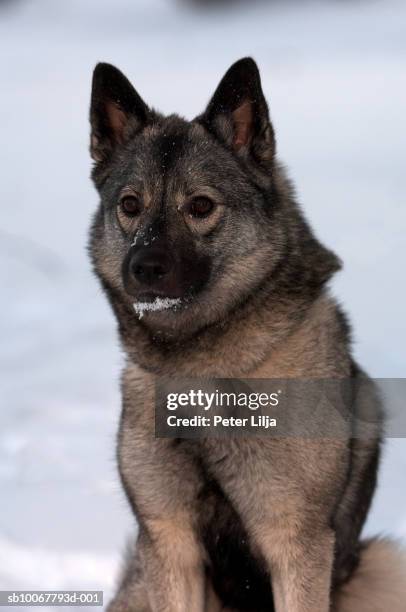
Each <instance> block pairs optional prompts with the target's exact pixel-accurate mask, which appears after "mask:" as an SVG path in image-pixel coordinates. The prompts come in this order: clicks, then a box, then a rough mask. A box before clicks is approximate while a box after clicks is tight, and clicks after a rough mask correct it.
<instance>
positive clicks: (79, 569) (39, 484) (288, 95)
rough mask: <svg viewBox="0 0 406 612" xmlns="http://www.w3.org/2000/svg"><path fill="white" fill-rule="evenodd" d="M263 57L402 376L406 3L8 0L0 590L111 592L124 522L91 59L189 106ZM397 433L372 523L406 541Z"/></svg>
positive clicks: (365, 332) (365, 336)
mask: <svg viewBox="0 0 406 612" xmlns="http://www.w3.org/2000/svg"><path fill="white" fill-rule="evenodd" d="M248 54H249V55H253V56H254V57H255V58H256V59H257V61H258V63H259V64H260V66H261V70H262V75H263V83H264V89H265V91H266V94H267V95H268V97H269V100H270V107H271V113H272V117H273V120H274V123H275V125H276V130H277V136H278V145H279V153H280V156H281V158H282V159H283V160H284V161H286V162H287V163H288V165H289V167H290V170H291V174H292V175H293V177H294V178H295V180H296V183H297V187H298V193H299V196H300V200H301V202H303V205H304V207H305V209H306V211H307V213H308V216H309V218H310V219H311V220H312V222H313V225H314V227H315V229H316V230H317V232H318V234H319V236H320V237H321V238H322V239H323V240H324V241H325V242H326V243H327V244H328V245H330V246H331V247H333V248H334V249H335V250H336V251H337V252H338V253H339V254H340V256H341V257H342V258H343V260H344V262H345V269H344V272H343V273H341V275H340V276H339V277H338V278H337V279H336V280H335V282H334V285H333V289H334V292H335V294H336V295H337V296H339V298H340V300H342V302H343V303H344V304H345V306H346V309H347V311H349V313H350V315H351V318H352V321H353V323H354V326H355V340H356V342H355V352H356V356H357V358H358V359H359V360H360V362H361V363H362V364H363V365H364V366H365V367H366V368H367V369H368V370H369V372H370V373H371V374H372V375H374V376H382V377H385V376H386V377H402V376H404V375H405V359H404V355H405V351H404V346H405V344H406V328H405V323H404V309H405V291H404V288H403V286H402V282H404V262H405V232H406V207H405V198H404V191H403V183H404V174H405V136H406V134H405V132H406V130H405V119H404V112H405V108H406V83H405V80H404V73H405V63H406V57H405V56H406V4H405V2H404V1H403V0H381V1H377V0H371V1H368V0H364V1H361V0H359V1H353V2H352V1H351V2H350V1H347V2H337V1H333V0H331V1H329V0H325V1H323V2H321V1H320V2H310V1H309V2H306V1H304V0H303V1H301V2H299V1H298V2H293V1H292V2H282V0H279V1H274V2H272V1H270V0H269V1H268V2H258V3H255V2H246V3H245V4H244V5H241V6H240V8H239V9H238V10H237V9H236V10H234V11H228V10H224V11H223V12H216V11H208V12H196V11H195V10H193V9H192V8H191V7H190V6H189V7H188V6H187V5H186V4H185V3H183V4H182V5H181V4H180V3H176V2H175V1H174V0H133V1H131V0H115V1H114V2H107V1H106V0H70V1H69V2H62V1H59V2H55V0H36V2H27V1H24V0H15V1H14V2H11V3H8V4H5V5H4V6H2V7H1V8H0V64H1V71H0V74H1V91H2V94H1V96H0V113H1V119H2V120H1V136H2V155H1V165H0V172H1V181H0V198H1V216H0V266H1V279H2V280H1V286H2V292H1V296H2V299H1V318H0V319H1V320H0V332H1V349H2V350H1V353H0V362H1V396H2V400H1V412H0V491H1V494H0V589H17V588H19V589H32V588H35V589H57V588H59V589H65V588H72V589H73V588H76V589H86V588H89V589H90V588H94V589H102V590H104V591H105V596H106V597H108V594H109V593H110V592H111V589H112V587H113V584H114V580H115V576H116V574H117V569H118V565H119V559H120V552H121V550H122V549H123V545H124V541H125V539H126V537H127V536H128V535H129V534H131V532H132V530H133V522H132V519H131V517H130V514H129V511H128V508H127V506H126V502H125V500H124V496H123V494H122V492H121V489H120V486H119V483H118V478H117V474H116V469H115V459H114V452H115V451H114V438H115V431H116V426H117V419H118V414H119V396H118V377H119V370H120V363H121V356H120V353H119V350H118V345H117V341H116V337H115V329H114V322H113V318H112V315H111V314H110V312H109V309H108V307H107V305H106V303H105V300H104V298H103V297H102V295H101V291H100V289H99V287H98V285H97V283H96V281H95V280H94V279H93V277H92V276H91V273H90V269H89V264H88V260H87V256H86V251H85V244H86V233H87V227H88V224H89V219H90V215H91V213H92V211H93V210H94V209H95V207H96V202H97V198H96V194H95V192H94V190H93V188H92V186H91V184H90V181H89V179H88V175H89V168H90V160H89V157H88V154H87V147H88V124H87V110H88V101H89V94H90V80H91V71H92V68H93V66H94V64H95V63H96V62H97V61H99V60H105V61H109V62H111V63H114V64H116V65H118V66H119V67H120V68H121V69H122V70H123V71H125V72H126V73H127V74H128V76H129V77H130V78H131V79H132V80H133V81H134V83H135V85H136V87H137V88H138V89H139V91H140V93H141V95H142V96H143V97H144V98H145V99H146V101H148V102H150V103H151V104H153V105H155V106H157V107H158V108H160V109H161V110H163V111H175V110H176V111H179V112H180V113H183V114H185V115H186V116H188V117H192V116H194V115H195V114H197V113H198V112H200V111H201V110H202V108H203V106H204V104H205V103H206V102H207V100H208V97H209V96H210V94H211V93H212V91H213V89H214V88H215V86H216V85H217V82H218V80H219V79H220V77H221V76H222V74H223V72H224V71H225V70H226V69H227V68H228V66H229V65H230V64H231V63H232V62H233V61H234V60H236V59H238V58H239V57H241V56H244V55H248ZM405 469H406V440H404V439H399V440H394V441H391V442H390V443H388V445H387V449H386V455H385V462H384V465H383V469H382V472H381V478H380V485H379V490H378V494H377V496H376V499H375V503H374V506H373V510H372V513H371V516H370V519H369V522H368V525H367V528H366V532H367V533H375V532H377V531H383V532H387V533H393V534H394V535H397V536H406V509H405V508H406V487H405V480H404V478H405V477H404V474H405Z"/></svg>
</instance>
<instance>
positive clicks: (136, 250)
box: [90, 58, 288, 334]
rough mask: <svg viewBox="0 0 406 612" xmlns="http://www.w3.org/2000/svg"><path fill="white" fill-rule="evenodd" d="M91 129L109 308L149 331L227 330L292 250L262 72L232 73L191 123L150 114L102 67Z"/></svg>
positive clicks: (240, 66)
mask: <svg viewBox="0 0 406 612" xmlns="http://www.w3.org/2000/svg"><path fill="white" fill-rule="evenodd" d="M90 120H91V155H92V157H93V159H94V161H95V166H94V169H93V180H94V182H95V184H96V187H97V189H98V191H99V193H100V198H101V205H100V209H99V211H98V212H97V215H96V217H95V221H94V224H93V230H92V235H91V254H92V258H93V262H94V266H95V269H96V272H97V273H98V275H99V277H100V278H101V279H102V282H103V285H104V287H105V288H106V290H107V292H108V294H109V296H110V298H111V299H112V301H113V302H115V303H118V302H119V303H120V307H121V308H120V310H121V311H122V312H124V311H125V312H126V313H127V315H128V314H129V313H130V312H131V316H132V317H133V318H134V324H136V323H137V322H138V321H139V320H140V319H141V321H140V324H141V325H145V326H147V327H149V328H150V329H152V330H164V331H166V332H173V333H175V334H176V333H185V332H188V331H190V332H193V331H195V330H196V329H197V328H199V327H203V326H205V325H207V324H209V323H212V322H214V321H218V320H220V319H221V318H222V317H224V315H225V314H226V313H227V312H229V311H230V310H231V309H233V308H234V307H236V306H238V305H239V304H240V303H241V302H242V301H244V300H245V299H246V298H247V296H248V295H249V294H250V293H251V292H252V291H253V290H255V289H256V288H257V287H258V286H259V285H261V283H262V282H263V280H264V278H265V277H268V276H269V275H271V274H272V271H273V270H275V269H276V268H277V266H278V262H279V261H280V259H281V257H282V256H283V253H284V252H285V251H286V246H287V240H288V237H287V230H286V227H285V226H286V223H285V222H284V214H283V212H281V210H280V202H279V200H280V198H279V197H278V195H277V189H276V187H275V179H274V177H273V174H274V173H273V169H274V153H275V140H274V133H273V129H272V126H271V123H270V120H269V114H268V108H267V104H266V101H265V98H264V95H263V93H262V88H261V82H260V76H259V72H258V69H257V66H256V64H255V62H254V61H253V60H252V59H249V58H247V59H243V60H240V61H239V62H237V63H236V64H234V65H233V66H232V67H231V68H230V70H229V71H228V72H227V73H226V75H225V76H224V78H223V80H222V81H221V83H220V85H219V86H218V88H217V90H216V92H215V94H214V96H213V97H212V99H211V101H210V102H209V104H208V107H207V109H206V111H205V112H204V113H203V114H202V115H200V116H199V117H197V118H196V119H194V120H193V121H186V120H184V119H181V118H180V117H178V116H176V115H173V116H169V117H163V116H162V115H160V114H158V113H156V112H155V111H153V110H151V109H150V108H149V107H148V106H147V105H146V104H145V103H144V102H143V100H142V99H141V98H140V96H139V95H138V93H137V92H136V91H135V89H134V88H133V86H132V85H131V84H130V83H129V81H128V80H127V79H126V78H125V77H124V75H123V74H122V73H121V72H119V71H118V70H117V69H116V68H114V67H113V66H111V65H108V64H99V65H98V66H97V67H96V69H95V71H94V77H93V91H92V101H91V111H90ZM285 216H286V213H285Z"/></svg>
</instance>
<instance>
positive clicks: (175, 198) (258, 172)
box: [89, 58, 406, 612]
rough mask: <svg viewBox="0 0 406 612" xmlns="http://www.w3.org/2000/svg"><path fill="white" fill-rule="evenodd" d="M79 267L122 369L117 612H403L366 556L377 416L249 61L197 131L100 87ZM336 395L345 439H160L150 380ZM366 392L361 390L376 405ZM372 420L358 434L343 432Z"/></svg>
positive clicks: (330, 267) (376, 549)
mask: <svg viewBox="0 0 406 612" xmlns="http://www.w3.org/2000/svg"><path fill="white" fill-rule="evenodd" d="M90 123H91V144H90V152H91V156H92V158H93V160H94V166H93V170H92V179H93V182H94V184H95V187H96V189H97V191H98V193H99V195H100V206H99V208H98V210H97V212H96V214H95V216H94V220H93V223H92V227H91V233H90V242H89V251H90V256H91V259H92V262H93V267H94V270H95V273H96V275H97V276H98V278H99V279H100V281H101V284H102V287H103V289H104V291H105V294H106V296H107V298H108V300H109V302H110V304H111V307H112V309H113V312H114V314H115V317H116V320H117V323H118V331H119V337H120V341H121V345H122V348H123V350H124V352H125V355H126V365H125V368H124V372H123V375H122V396H123V409H122V416H121V422H120V428H119V434H118V464H119V471H120V476H121V480H122V483H123V486H124V490H125V492H126V495H127V497H128V501H129V503H130V505H131V508H132V510H133V512H134V515H135V517H136V519H137V523H138V527H139V531H138V537H137V542H136V545H135V546H134V547H131V550H130V552H129V554H128V559H127V563H126V566H125V569H124V573H123V576H122V579H121V583H120V585H119V589H118V592H117V595H116V596H115V598H114V599H113V601H112V602H111V603H110V605H109V608H108V609H109V610H110V611H111V612H121V611H124V610H128V611H134V612H204V611H210V612H215V611H217V610H229V611H231V610H234V611H243V610H244V611H251V612H265V611H266V612H270V611H271V610H275V611H276V612H328V611H329V610H335V611H338V612H367V611H368V612H373V611H375V612H383V611H384V610H385V611H386V610H391V612H400V611H401V610H403V611H404V610H406V584H405V583H406V581H405V580H404V578H405V577H406V563H405V559H404V555H403V553H402V552H401V551H399V550H398V549H397V547H396V545H395V544H394V543H391V542H390V541H387V540H379V539H377V540H371V541H369V542H362V541H360V532H361V529H362V527H363V524H364V522H365V519H366V516H367V513H368V509H369V506H370V503H371V499H372V496H373V492H374V489H375V484H376V477H377V469H378V463H379V454H380V439H381V431H382V408H381V404H380V400H379V397H378V394H377V393H375V392H374V391H373V388H372V383H371V382H370V381H369V379H368V377H367V376H366V374H364V373H363V371H362V370H361V368H360V367H359V366H358V365H357V364H356V363H355V361H354V360H353V358H352V356H351V347H350V342H351V338H350V328H349V324H348V322H347V320H346V317H345V315H344V314H343V313H342V311H341V309H340V308H339V307H338V305H337V304H336V303H335V301H334V299H333V298H332V297H331V296H330V295H329V291H328V286H327V285H328V281H329V280H330V279H331V277H332V276H333V274H334V273H335V272H336V271H337V270H339V269H340V261H339V259H338V258H337V256H336V255H335V254H334V253H333V252H332V251H330V250H328V249H327V248H326V247H325V246H323V245H322V244H321V243H320V242H319V240H318V239H317V238H316V237H315V235H314V233H313V231H312V230H311V228H310V226H309V224H308V223H307V222H306V220H305V218H304V216H303V214H302V212H301V210H300V208H299V206H298V204H297V202H296V198H295V194H294V190H293V187H292V185H291V183H290V181H289V179H288V178H287V175H286V172H285V170H284V168H283V167H282V166H281V164H280V163H279V162H278V159H277V156H276V141H275V134H274V129H273V126H272V123H271V120H270V116H269V111H268V105H267V102H266V100H265V97H264V94H263V91H262V86H261V80H260V74H259V71H258V68H257V66H256V64H255V62H254V61H253V60H252V59H251V58H244V59H242V60H240V61H238V62H236V63H235V64H234V65H233V66H232V67H231V68H230V69H229V70H228V72H227V73H226V74H225V76H224V77H223V79H222V80H221V82H220V84H219V86H218V88H217V90H216V91H215V93H214V95H213V97H212V98H211V100H210V102H209V104H208V106H207V108H206V110H205V111H204V112H203V113H202V114H201V115H199V116H198V117H197V118H195V119H194V120H193V121H186V120H185V119H183V118H181V117H179V116H178V115H170V116H163V115H162V114H160V113H158V112H156V111H155V110H153V109H151V108H150V107H149V106H147V104H146V103H145V102H144V101H143V100H142V98H141V97H140V96H139V94H138V93H137V92H136V90H135V89H134V88H133V86H132V85H131V83H130V82H129V81H128V80H127V78H126V77H125V76H124V75H123V74H122V73H121V72H120V71H119V70H118V69H116V68H115V67H113V66H111V65H109V64H103V63H102V64H98V65H97V66H96V68H95V70H94V75H93V85H92V98H91V107H90ZM164 377H165V378H168V379H176V378H177V377H185V378H188V377H191V378H202V379H212V378H213V379H286V380H291V379H293V380H296V379H333V380H341V379H345V380H349V381H350V386H351V390H352V391H351V393H352V394H353V395H354V393H353V391H354V389H355V388H360V387H362V388H365V386H366V387H367V388H368V389H369V391H367V394H366V395H365V396H364V398H363V397H362V396H360V395H359V394H358V395H357V394H355V395H354V397H357V401H355V402H352V403H350V405H349V407H348V414H347V415H346V416H347V417H349V418H348V419H347V420H348V422H349V426H348V430H347V432H346V435H344V436H340V437H337V438H334V437H332V438H328V439H326V438H323V437H321V436H320V437H315V438H312V439H305V438H303V437H302V438H301V437H300V436H299V437H279V438H276V437H275V438H271V437H269V438H268V437H257V436H250V437H248V436H247V437H240V438H237V437H223V438H221V439H218V438H217V439H213V438H210V437H207V438H201V439H198V440H193V441H192V442H191V441H190V440H189V441H188V440H182V439H170V438H158V437H156V436H155V419H154V411H155V389H156V383H157V381H159V380H160V379H161V378H164ZM371 389H372V391H371ZM363 401H364V403H365V402H366V403H367V404H368V409H369V412H370V414H372V415H373V419H372V420H373V423H374V425H373V430H372V434H370V435H369V436H367V437H363V436H359V435H357V432H355V431H354V428H353V426H352V425H351V423H352V419H353V417H354V416H355V417H356V416H357V414H358V412H359V411H360V410H362V402H363Z"/></svg>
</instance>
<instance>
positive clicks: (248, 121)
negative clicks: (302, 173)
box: [198, 57, 275, 163]
mask: <svg viewBox="0 0 406 612" xmlns="http://www.w3.org/2000/svg"><path fill="white" fill-rule="evenodd" d="M198 120H199V121H200V122H201V123H203V125H205V127H206V128H207V129H208V130H209V131H210V132H212V133H213V134H214V135H216V136H217V137H218V138H219V139H220V140H222V141H223V142H225V143H226V144H227V145H228V146H230V147H231V148H232V149H233V150H234V151H235V152H236V153H238V154H240V155H243V154H246V153H247V152H248V153H250V154H252V155H253V157H254V158H255V159H256V160H257V161H258V162H264V163H266V162H269V161H271V160H272V158H273V155H274V152H275V138H274V132H273V128H272V124H271V122H270V119H269V112H268V105H267V103H266V100H265V97H264V94H263V92H262V87H261V78H260V75H259V70H258V67H257V65H256V63H255V62H254V60H253V59H251V58H250V57H247V58H244V59H241V60H239V61H238V62H236V63H235V64H233V65H232V66H231V68H230V69H229V70H228V72H226V74H225V76H224V77H223V79H222V81H221V82H220V85H219V86H218V87H217V89H216V92H215V94H214V96H213V97H212V99H211V100H210V102H209V105H208V107H207V109H206V111H205V112H204V114H203V115H201V116H200V117H199V118H198Z"/></svg>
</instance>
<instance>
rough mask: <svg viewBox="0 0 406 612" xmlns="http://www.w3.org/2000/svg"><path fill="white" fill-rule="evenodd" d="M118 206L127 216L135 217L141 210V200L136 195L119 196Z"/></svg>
mask: <svg viewBox="0 0 406 612" xmlns="http://www.w3.org/2000/svg"><path fill="white" fill-rule="evenodd" d="M120 208H121V210H122V211H123V212H124V213H125V214H126V215H128V216H129V217H136V216H137V215H139V214H140V212H141V202H140V201H139V199H138V198H137V197H136V196H133V195H127V196H124V197H123V198H121V200H120Z"/></svg>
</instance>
